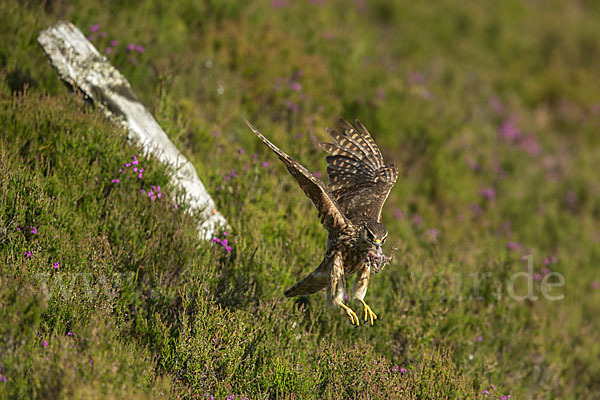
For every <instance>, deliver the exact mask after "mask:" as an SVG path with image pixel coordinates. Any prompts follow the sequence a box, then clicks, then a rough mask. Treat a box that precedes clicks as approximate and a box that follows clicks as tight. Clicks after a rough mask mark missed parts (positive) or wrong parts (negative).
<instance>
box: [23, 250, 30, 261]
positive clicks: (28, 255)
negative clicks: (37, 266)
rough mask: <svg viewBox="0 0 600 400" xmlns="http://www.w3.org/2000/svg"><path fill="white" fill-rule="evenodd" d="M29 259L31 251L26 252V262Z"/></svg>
mask: <svg viewBox="0 0 600 400" xmlns="http://www.w3.org/2000/svg"><path fill="white" fill-rule="evenodd" d="M28 258H31V251H29V250H27V251H26V252H25V258H23V260H26V259H28Z"/></svg>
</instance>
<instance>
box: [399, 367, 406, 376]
mask: <svg viewBox="0 0 600 400" xmlns="http://www.w3.org/2000/svg"><path fill="white" fill-rule="evenodd" d="M400 373H401V374H402V375H404V374H406V368H404V367H402V368H400Z"/></svg>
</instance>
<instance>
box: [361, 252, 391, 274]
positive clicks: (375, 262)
mask: <svg viewBox="0 0 600 400" xmlns="http://www.w3.org/2000/svg"><path fill="white" fill-rule="evenodd" d="M367 257H368V260H369V263H370V264H371V267H372V268H373V272H375V273H376V274H378V273H380V272H381V271H382V270H383V268H385V266H386V265H388V264H390V263H391V262H392V257H393V255H392V256H390V257H388V256H386V255H385V254H384V253H383V249H382V248H381V247H376V248H373V249H371V250H370V251H369V253H368V254H367Z"/></svg>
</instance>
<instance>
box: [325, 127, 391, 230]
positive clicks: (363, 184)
mask: <svg viewBox="0 0 600 400" xmlns="http://www.w3.org/2000/svg"><path fill="white" fill-rule="evenodd" d="M339 123H340V127H341V128H342V132H341V133H340V132H338V131H337V130H335V129H331V128H328V129H327V132H329V135H331V137H332V138H333V141H334V143H321V147H322V148H323V150H325V151H327V152H328V153H330V154H331V155H330V156H327V158H326V159H327V164H328V165H327V174H328V175H329V181H330V183H329V189H330V190H331V193H332V194H333V197H334V199H335V200H336V201H337V204H338V206H339V209H340V210H341V211H342V213H343V214H344V215H345V216H346V217H348V219H350V220H351V221H352V222H354V223H357V222H358V221H361V220H365V219H371V220H375V221H378V222H381V209H382V208H383V203H385V200H386V199H387V197H388V195H389V194H390V191H391V190H392V186H394V183H395V182H396V179H398V168H397V167H396V166H395V165H394V164H389V165H385V164H384V162H383V156H382V155H381V152H380V151H379V147H377V145H376V144H375V141H374V140H373V138H372V137H371V135H370V134H369V132H368V131H367V129H366V128H365V127H364V126H363V124H361V123H360V121H358V120H356V123H355V124H356V129H354V127H353V126H352V125H351V124H350V123H349V122H348V121H346V120H345V119H343V118H340V121H339Z"/></svg>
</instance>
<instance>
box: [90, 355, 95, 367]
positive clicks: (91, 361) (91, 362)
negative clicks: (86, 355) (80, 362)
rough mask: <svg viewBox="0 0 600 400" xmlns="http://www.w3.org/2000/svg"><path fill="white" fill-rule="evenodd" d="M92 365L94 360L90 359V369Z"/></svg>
mask: <svg viewBox="0 0 600 400" xmlns="http://www.w3.org/2000/svg"><path fill="white" fill-rule="evenodd" d="M93 364H94V359H93V358H92V357H90V367H91V366H92V365H93Z"/></svg>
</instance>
